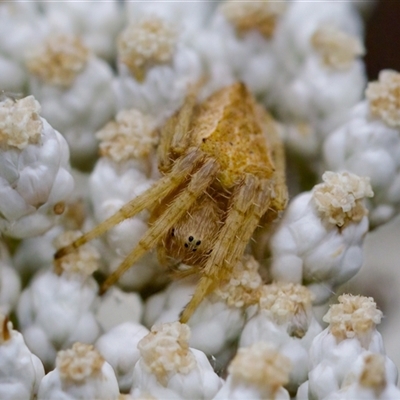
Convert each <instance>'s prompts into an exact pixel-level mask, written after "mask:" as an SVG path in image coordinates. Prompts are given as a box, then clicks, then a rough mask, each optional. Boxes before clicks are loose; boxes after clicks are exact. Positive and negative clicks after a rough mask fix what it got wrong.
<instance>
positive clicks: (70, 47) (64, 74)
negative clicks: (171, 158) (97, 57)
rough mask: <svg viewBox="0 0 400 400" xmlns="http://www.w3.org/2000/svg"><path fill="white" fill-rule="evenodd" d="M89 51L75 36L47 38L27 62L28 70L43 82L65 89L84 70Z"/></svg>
mask: <svg viewBox="0 0 400 400" xmlns="http://www.w3.org/2000/svg"><path fill="white" fill-rule="evenodd" d="M88 59H89V50H88V49H87V47H86V46H85V45H84V44H83V43H82V41H81V40H80V39H79V38H78V37H75V36H66V35H56V36H51V37H49V38H48V39H47V40H46V41H44V43H42V45H41V46H39V47H38V48H37V49H35V50H34V51H33V52H32V53H31V54H30V56H29V58H28V60H27V63H26V65H27V68H28V70H29V71H30V72H31V73H32V74H33V75H35V76H37V77H38V78H39V79H40V80H42V81H43V82H45V83H47V84H49V85H56V86H61V87H64V88H67V87H69V86H71V85H72V84H73V82H74V80H75V78H76V77H77V75H78V74H80V73H81V72H82V70H83V69H84V68H85V66H86V63H87V61H88Z"/></svg>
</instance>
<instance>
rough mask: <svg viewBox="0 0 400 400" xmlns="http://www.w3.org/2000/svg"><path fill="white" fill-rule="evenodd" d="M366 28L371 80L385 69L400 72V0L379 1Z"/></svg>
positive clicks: (367, 61)
mask: <svg viewBox="0 0 400 400" xmlns="http://www.w3.org/2000/svg"><path fill="white" fill-rule="evenodd" d="M366 27H367V31H366V46H365V47H366V49H367V54H366V57H365V61H366V64H367V72H368V77H369V80H375V79H376V78H377V76H378V73H379V71H380V70H381V69H384V68H390V69H395V70H397V71H400V0H378V2H377V4H376V5H375V7H374V8H373V9H372V10H371V13H370V15H369V17H368V18H367V25H366Z"/></svg>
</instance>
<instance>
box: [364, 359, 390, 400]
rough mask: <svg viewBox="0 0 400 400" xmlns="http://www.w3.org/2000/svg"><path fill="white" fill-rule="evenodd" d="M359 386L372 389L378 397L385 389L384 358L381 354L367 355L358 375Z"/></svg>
mask: <svg viewBox="0 0 400 400" xmlns="http://www.w3.org/2000/svg"><path fill="white" fill-rule="evenodd" d="M359 381H360V385H361V386H364V387H365V388H369V389H372V390H373V391H374V392H375V393H376V394H377V395H378V396H377V397H380V396H379V395H380V394H381V393H382V392H383V391H384V390H385V387H386V384H387V382H386V370H385V357H384V356H383V355H382V354H368V355H367V356H366V357H365V359H364V369H363V371H362V373H361V375H360V379H359Z"/></svg>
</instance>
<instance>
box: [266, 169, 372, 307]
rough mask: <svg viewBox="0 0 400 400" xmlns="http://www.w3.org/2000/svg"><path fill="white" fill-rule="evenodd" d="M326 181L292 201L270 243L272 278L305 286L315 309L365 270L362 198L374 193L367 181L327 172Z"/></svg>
mask: <svg viewBox="0 0 400 400" xmlns="http://www.w3.org/2000/svg"><path fill="white" fill-rule="evenodd" d="M324 179H325V180H326V182H325V183H322V184H319V185H316V186H315V188H314V190H313V191H312V192H306V193H302V194H300V195H298V196H296V197H295V198H294V199H293V200H292V201H291V203H290V204H289V206H288V208H287V209H286V211H285V215H284V217H283V219H282V221H281V223H280V225H279V227H278V229H277V230H276V232H275V234H274V235H273V237H272V239H271V252H272V256H273V260H272V266H271V268H272V275H273V278H274V279H275V280H278V281H279V280H281V281H285V282H295V283H303V284H305V285H306V286H307V287H308V288H309V289H311V291H312V292H313V293H314V294H315V296H316V297H315V303H316V304H319V303H323V302H325V301H326V300H327V299H328V298H329V297H330V296H331V293H332V290H334V289H335V288H336V287H337V286H338V285H340V284H342V283H344V282H346V281H347V280H348V279H350V278H351V277H352V276H354V275H355V274H356V273H357V271H358V270H359V269H360V268H361V265H362V260H363V252H362V244H363V240H364V236H365V234H366V233H367V232H368V218H367V216H366V214H367V210H366V209H365V207H364V205H363V203H362V199H363V196H370V195H371V194H372V191H371V188H370V185H369V183H368V180H367V179H366V178H360V177H357V176H355V175H353V174H348V173H343V174H332V173H326V175H325V174H324Z"/></svg>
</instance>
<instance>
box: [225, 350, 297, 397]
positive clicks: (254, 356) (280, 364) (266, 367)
mask: <svg viewBox="0 0 400 400" xmlns="http://www.w3.org/2000/svg"><path fill="white" fill-rule="evenodd" d="M290 370H291V362H290V360H289V359H288V358H287V357H285V356H284V355H282V354H280V353H279V352H278V351H277V350H276V348H275V347H273V346H272V345H270V344H268V343H266V342H258V343H255V344H253V345H252V346H250V347H241V348H240V349H239V350H238V352H237V354H236V356H235V358H234V359H233V360H232V362H231V364H230V365H229V368H228V371H229V373H230V374H231V376H232V378H233V379H234V380H235V381H238V382H243V383H247V384H252V385H257V386H262V387H264V388H265V387H268V388H269V389H270V392H271V394H274V393H275V392H276V391H277V390H279V389H280V388H281V387H282V386H283V385H286V384H287V383H288V382H289V372H290Z"/></svg>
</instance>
